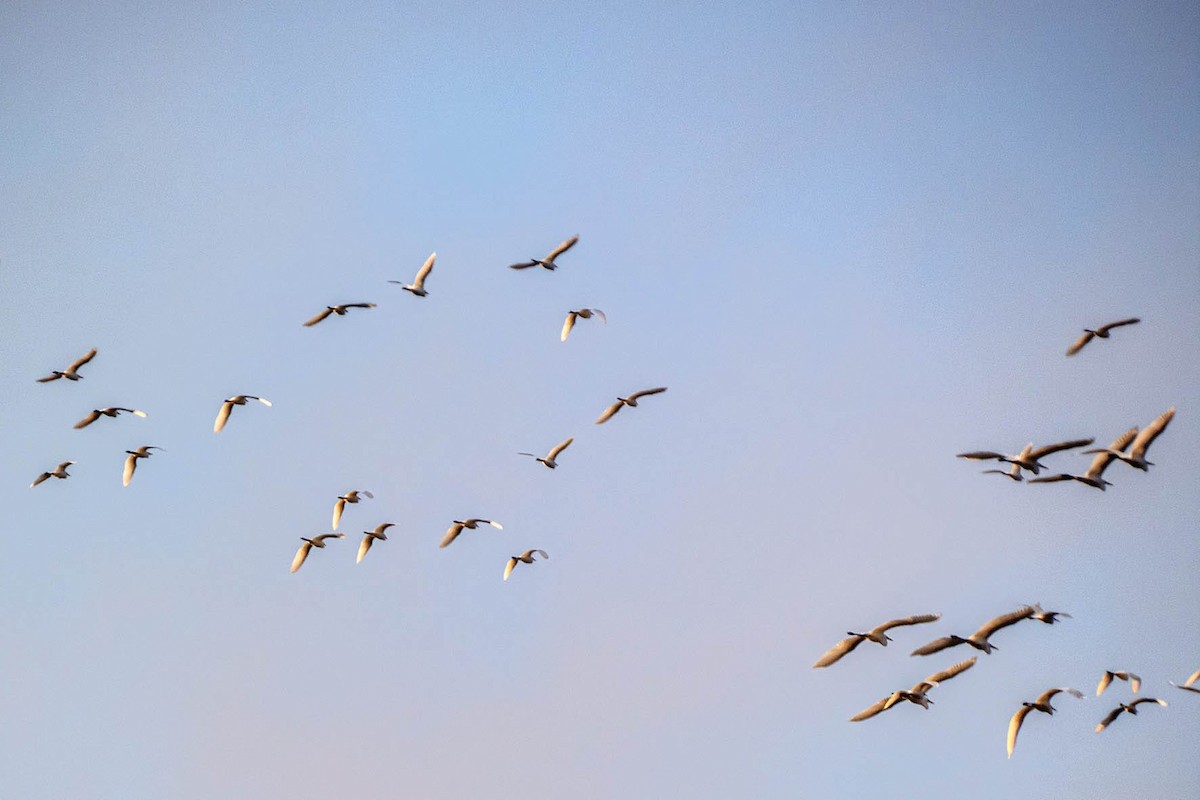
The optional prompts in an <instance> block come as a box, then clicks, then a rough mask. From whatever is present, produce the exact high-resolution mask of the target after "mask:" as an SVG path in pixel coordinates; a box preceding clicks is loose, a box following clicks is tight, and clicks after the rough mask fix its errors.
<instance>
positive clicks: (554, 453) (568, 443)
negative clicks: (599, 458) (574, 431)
mask: <svg viewBox="0 0 1200 800" xmlns="http://www.w3.org/2000/svg"><path fill="white" fill-rule="evenodd" d="M573 441H575V437H574V436H572V437H571V438H570V439H567V440H566V441H565V442H563V443H562V444H560V445H557V446H556V447H555V448H554V449H553V450H551V451H550V458H549V459H547V460H549V461H553V460H554V459H556V458H558V454H559V453H561V452H562V451H563V450H566V449H567V448H568V447H570V446H571V442H573Z"/></svg>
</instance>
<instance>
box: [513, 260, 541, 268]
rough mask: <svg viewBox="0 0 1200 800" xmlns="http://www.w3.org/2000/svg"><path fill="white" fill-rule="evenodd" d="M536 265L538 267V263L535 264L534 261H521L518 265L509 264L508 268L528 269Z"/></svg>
mask: <svg viewBox="0 0 1200 800" xmlns="http://www.w3.org/2000/svg"><path fill="white" fill-rule="evenodd" d="M537 265H538V262H536V261H522V262H521V263H520V264H509V265H508V268H509V269H529V268H530V267H536V266H537Z"/></svg>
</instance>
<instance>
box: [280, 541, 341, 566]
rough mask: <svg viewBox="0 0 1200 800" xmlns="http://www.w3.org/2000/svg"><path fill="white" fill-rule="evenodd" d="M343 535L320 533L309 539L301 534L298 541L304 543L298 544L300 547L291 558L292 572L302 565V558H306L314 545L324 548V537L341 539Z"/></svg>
mask: <svg viewBox="0 0 1200 800" xmlns="http://www.w3.org/2000/svg"><path fill="white" fill-rule="evenodd" d="M345 535H346V534H344V533H322V534H321V535H320V536H314V537H313V538H311V539H306V538H305V537H303V536H301V537H300V541H302V542H304V544H302V545H300V549H299V550H297V551H296V557H295V558H293V559H292V572H295V571H296V570H298V569H300V567H301V566H303V565H304V559H306V558H308V553H309V551H310V550H312V549H313V548H314V547H320V548H322V549H324V547H325V540H326V539H341V538H344V537H345Z"/></svg>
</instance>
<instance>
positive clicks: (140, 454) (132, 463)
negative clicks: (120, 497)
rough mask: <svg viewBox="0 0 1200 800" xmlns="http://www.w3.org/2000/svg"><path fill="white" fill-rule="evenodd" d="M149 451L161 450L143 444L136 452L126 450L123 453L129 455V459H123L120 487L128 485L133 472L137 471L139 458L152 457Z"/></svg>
mask: <svg viewBox="0 0 1200 800" xmlns="http://www.w3.org/2000/svg"><path fill="white" fill-rule="evenodd" d="M151 450H162V448H161V447H155V446H154V445H152V444H144V445H142V446H141V447H139V448H138V449H137V450H126V451H125V452H126V453H128V454H129V458H127V459H125V472H124V473H123V474H122V475H121V485H122V486H128V485H129V482H130V481H131V480H133V471H134V470H136V469H137V461H138V459H139V458H149V457H150V456H151V455H152V453H151V452H150V451H151Z"/></svg>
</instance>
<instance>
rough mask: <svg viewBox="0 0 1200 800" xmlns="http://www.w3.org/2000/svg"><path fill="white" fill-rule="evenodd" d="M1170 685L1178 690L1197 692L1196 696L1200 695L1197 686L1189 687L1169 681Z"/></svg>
mask: <svg viewBox="0 0 1200 800" xmlns="http://www.w3.org/2000/svg"><path fill="white" fill-rule="evenodd" d="M1168 683H1170V684H1171V685H1172V686H1174V687H1175V688H1176V689H1183V690H1184V691H1185V692H1195V693H1196V694H1200V689H1197V688H1196V687H1195V686H1188V685H1187V684H1186V683H1183V684H1180V683H1175V682H1174V681H1168Z"/></svg>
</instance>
